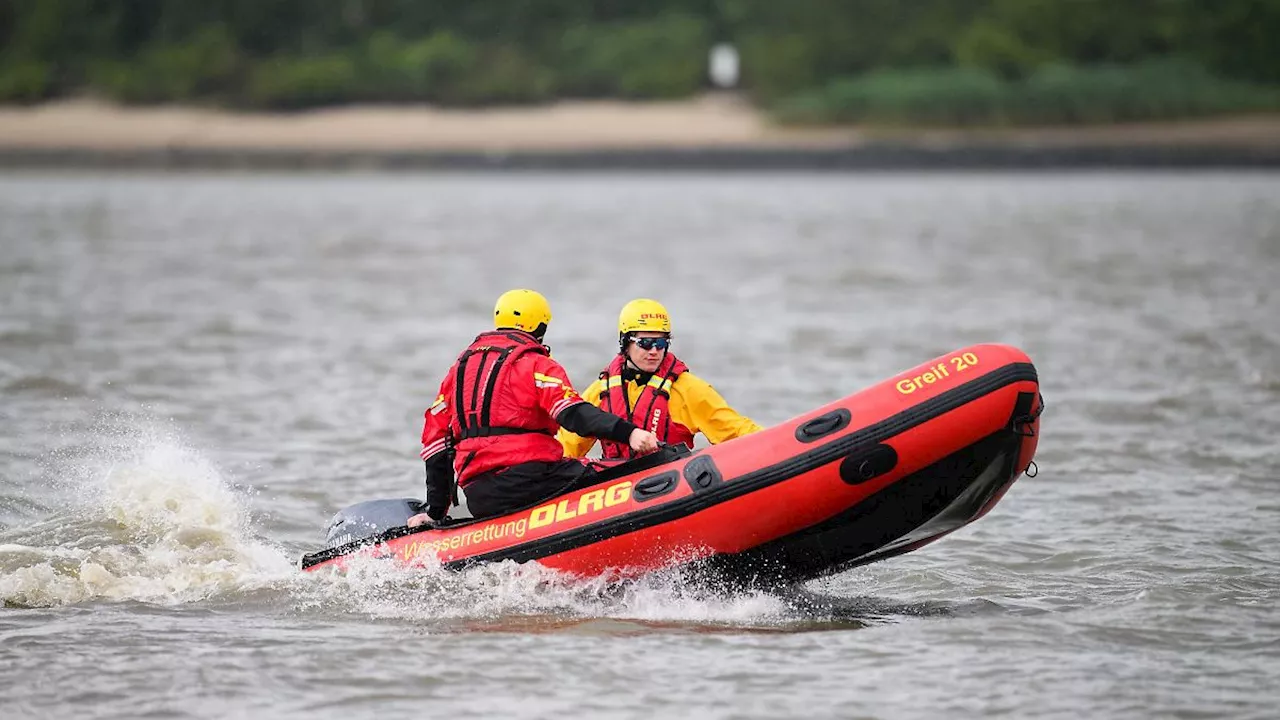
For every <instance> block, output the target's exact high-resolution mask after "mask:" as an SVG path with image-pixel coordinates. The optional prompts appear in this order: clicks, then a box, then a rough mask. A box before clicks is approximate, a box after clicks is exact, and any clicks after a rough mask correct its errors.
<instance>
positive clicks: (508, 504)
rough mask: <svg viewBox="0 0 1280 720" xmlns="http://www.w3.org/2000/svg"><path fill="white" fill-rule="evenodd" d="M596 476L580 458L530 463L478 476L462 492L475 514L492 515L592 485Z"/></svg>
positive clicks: (468, 506)
mask: <svg viewBox="0 0 1280 720" xmlns="http://www.w3.org/2000/svg"><path fill="white" fill-rule="evenodd" d="M595 475H596V471H595V470H594V469H592V468H589V467H587V466H586V465H583V464H582V463H581V462H578V461H577V460H568V459H565V460H557V461H555V462H527V463H520V464H519V465H512V466H511V467H509V468H504V469H502V470H494V471H491V472H487V473H484V474H482V475H477V476H475V477H474V478H471V479H470V480H469V481H468V482H467V484H466V486H465V487H463V488H462V492H463V494H465V495H466V496H467V509H468V510H470V511H471V514H472V515H474V516H475V517H478V518H483V517H491V516H493V515H502V514H503V513H508V512H511V511H512V510H519V509H520V508H523V507H528V506H530V505H533V504H534V503H537V502H538V501H539V500H546V499H547V498H550V497H554V496H556V495H559V494H560V493H563V492H567V491H569V490H571V489H573V488H576V487H585V486H587V485H590V484H591V482H592V480H593V479H594V478H595Z"/></svg>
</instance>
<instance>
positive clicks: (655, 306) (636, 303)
mask: <svg viewBox="0 0 1280 720" xmlns="http://www.w3.org/2000/svg"><path fill="white" fill-rule="evenodd" d="M633 332H661V333H668V334H669V333H670V332H671V316H670V315H668V314H667V309H666V308H665V307H663V306H662V303H660V302H658V301H657V300H650V299H649V298H637V299H635V300H632V301H631V302H629V303H627V304H626V305H623V306H622V312H621V313H619V314H618V334H619V335H626V334H628V333H633Z"/></svg>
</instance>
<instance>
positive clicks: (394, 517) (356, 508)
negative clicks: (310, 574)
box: [325, 498, 422, 548]
mask: <svg viewBox="0 0 1280 720" xmlns="http://www.w3.org/2000/svg"><path fill="white" fill-rule="evenodd" d="M420 512H422V503H421V502H419V501H418V500H415V499H413V498H395V499H387V500H366V501H365V502H362V503H356V504H355V505H351V506H348V507H345V508H343V509H341V510H339V511H338V512H337V514H335V515H334V516H333V519H332V520H330V521H329V529H328V531H327V533H326V535H325V547H326V548H335V547H338V546H339V545H346V544H347V543H351V542H355V541H357V540H364V539H366V538H372V537H377V536H378V535H381V534H382V533H383V532H385V531H387V530H390V529H391V528H394V527H404V525H405V523H406V522H408V520H409V518H410V517H413V516H414V515H417V514H418V513H420Z"/></svg>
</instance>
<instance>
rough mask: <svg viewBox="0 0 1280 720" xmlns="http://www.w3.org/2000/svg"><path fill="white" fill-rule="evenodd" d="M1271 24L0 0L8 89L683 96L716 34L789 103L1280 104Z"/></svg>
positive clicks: (1172, 17) (1237, 5)
mask: <svg viewBox="0 0 1280 720" xmlns="http://www.w3.org/2000/svg"><path fill="white" fill-rule="evenodd" d="M1276 38H1280V0H1125V1H1124V2H1116V1H1115V0H785V1H783V0H646V1H645V2H635V0H594V1H592V0H521V1H520V2H509V1H506V0H432V1H429V2H428V1H424V0H203V1H200V2H196V1H193V0H0V102H9V103H13V102H38V101H41V100H46V99H50V98H57V97H64V96H68V95H72V94H76V93H82V92H86V91H89V92H94V93H97V94H100V95H105V96H107V97H110V98H112V99H115V100H118V101H121V102H127V103H171V102H180V103H205V104H211V105H219V106H227V107H237V108H261V109H298V108H307V107H316V106H323V105H331V104H340V103H350V102H430V103H436V104H440V105H449V106H486V105H498V104H514V103H538V102H547V101H551V100H554V99H558V98H633V99H663V98H682V97H688V96H690V95H693V94H696V93H698V92H701V91H702V90H704V89H706V88H707V87H708V80H707V73H706V66H707V53H708V51H709V49H710V48H711V47H712V46H713V45H714V44H716V43H721V42H727V43H731V44H733V45H734V47H736V48H737V49H738V50H739V52H740V55H741V68H742V75H741V81H740V85H741V88H742V89H743V90H744V91H746V92H747V93H749V95H750V96H751V97H752V98H754V99H755V100H757V101H758V102H760V103H761V104H763V105H764V106H766V107H769V108H771V109H773V110H775V111H776V112H777V113H778V115H779V117H782V118H784V119H790V120H793V121H796V122H845V121H855V122H856V121H860V120H867V119H871V120H883V121H886V122H941V123H956V122H960V123H964V122H1009V121H1011V122H1055V121H1068V122H1092V121H1110V120H1117V119H1121V120H1123V119H1142V118H1143V117H1147V116H1157V117H1159V116H1163V115H1175V116H1176V115H1186V114H1198V113H1206V112H1229V111H1234V110H1250V109H1259V108H1271V107H1275V102H1276V101H1275V90H1274V88H1276V87H1280V42H1277V41H1276V40H1275V39H1276ZM1151 88H1155V89H1151ZM1134 92H1137V93H1139V95H1141V94H1143V93H1149V94H1150V95H1151V97H1150V99H1149V101H1146V100H1142V99H1141V98H1139V99H1137V100H1135V99H1134V97H1133V93H1134ZM1116 103H1121V104H1124V108H1123V109H1116V108H1115V107H1113V106H1114V105H1115V104H1116ZM1037 108H1039V110H1037ZM1044 108H1049V109H1048V110H1044ZM1054 108H1057V109H1054ZM1099 108H1101V110H1099Z"/></svg>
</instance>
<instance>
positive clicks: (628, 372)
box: [558, 298, 763, 460]
mask: <svg viewBox="0 0 1280 720" xmlns="http://www.w3.org/2000/svg"><path fill="white" fill-rule="evenodd" d="M670 348H671V316H670V315H669V314H668V313H667V309H666V308H665V307H663V306H662V304H661V303H659V302H658V301H656V300H650V299H648V298H640V299H636V300H632V301H631V302H629V303H627V304H626V305H624V306H623V308H622V312H621V313H620V314H619V315H618V355H617V356H616V357H614V359H613V362H611V363H610V364H609V366H608V367H606V368H605V369H604V371H603V372H601V373H600V377H599V379H598V380H596V381H595V382H594V383H592V384H591V385H590V387H588V388H587V389H586V391H584V392H583V393H582V399H583V400H586V401H587V402H589V403H591V404H593V405H596V406H597V407H599V408H600V409H601V410H604V411H606V412H610V413H613V414H614V415H617V416H619V417H621V418H623V419H626V420H629V421H630V422H632V423H634V424H635V426H636V427H638V428H641V429H644V430H648V431H650V432H652V433H654V434H656V435H657V436H658V440H659V441H661V442H664V443H667V444H671V445H674V444H675V443H684V444H685V445H688V446H689V447H690V448H692V447H693V438H694V436H695V435H696V434H698V433H702V434H703V435H705V436H706V438H707V440H708V441H709V442H711V444H713V445H715V444H719V443H722V442H725V441H727V440H732V439H734V438H736V437H741V436H743V435H748V434H750V433H753V432H758V431H760V430H762V429H763V428H761V427H760V426H759V425H757V424H756V423H755V422H753V421H752V420H751V419H750V418H748V417H746V416H743V415H741V414H739V413H738V412H737V411H736V410H734V409H733V408H731V407H729V403H727V402H725V399H724V398H723V397H720V393H718V392H716V391H715V388H713V387H711V385H709V384H707V381H705V380H703V379H702V378H700V377H698V376H696V375H694V374H693V373H691V372H689V368H688V366H686V365H685V364H684V363H683V362H681V361H680V359H679V358H677V357H676V356H675V355H674V354H672V353H671V351H670ZM558 437H559V439H560V443H561V444H562V445H564V454H565V455H566V456H568V457H584V456H585V455H586V454H587V453H588V452H590V450H591V447H592V446H593V445H595V443H596V438H593V437H582V436H579V435H575V434H574V433H572V432H569V431H568V430H565V429H563V428H562V429H561V430H560V432H559V435H558ZM600 445H601V451H602V455H603V458H604V459H605V460H625V459H628V458H631V457H632V456H633V453H632V451H631V448H630V447H628V446H627V445H626V444H625V443H618V442H613V441H611V440H606V439H601V441H600Z"/></svg>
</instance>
